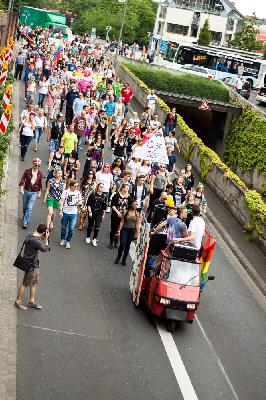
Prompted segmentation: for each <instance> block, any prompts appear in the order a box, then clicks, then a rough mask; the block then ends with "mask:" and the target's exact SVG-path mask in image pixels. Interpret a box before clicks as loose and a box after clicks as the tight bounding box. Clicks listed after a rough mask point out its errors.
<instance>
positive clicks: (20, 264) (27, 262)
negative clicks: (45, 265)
mask: <svg viewBox="0 0 266 400" xmlns="http://www.w3.org/2000/svg"><path fill="white" fill-rule="evenodd" d="M24 245H25V241H24V242H23V245H22V247H21V249H20V252H19V253H18V255H17V257H16V259H15V261H14V264H13V266H14V267H16V268H18V269H21V271H24V272H28V271H29V270H30V269H31V268H32V267H33V262H32V260H31V259H30V258H26V257H23V256H22V255H21V253H22V250H23V247H24Z"/></svg>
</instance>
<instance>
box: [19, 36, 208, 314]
mask: <svg viewBox="0 0 266 400" xmlns="http://www.w3.org/2000/svg"><path fill="white" fill-rule="evenodd" d="M18 43H19V50H18V55H17V57H16V64H15V78H16V79H17V80H22V81H23V84H24V86H25V109H24V110H23V111H22V113H21V117H20V125H19V131H18V134H19V135H20V146H21V161H24V160H25V159H26V157H30V156H29V155H28V151H29V149H30V145H31V143H32V141H33V143H34V147H33V148H32V150H33V151H34V152H35V156H34V159H33V164H32V167H31V168H28V169H26V170H25V171H24V173H23V175H22V177H21V181H20V191H21V193H22V195H23V221H22V227H23V228H24V229H27V228H28V226H29V224H30V220H31V215H32V211H33V208H34V204H35V201H36V199H38V198H40V197H41V196H42V191H43V190H45V194H44V197H43V205H44V206H46V207H47V221H46V225H45V226H46V229H44V226H43V225H42V226H41V227H40V228H39V230H40V232H39V233H38V232H37V231H38V229H37V231H36V232H37V233H35V236H38V238H37V239H36V238H35V239H34V240H32V235H33V234H29V235H28V238H27V237H26V238H27V239H26V242H27V240H30V244H29V245H31V244H32V243H36V241H37V242H38V243H39V241H40V238H39V237H41V238H42V237H43V238H45V240H47V237H48V236H49V234H51V232H52V230H53V229H54V226H55V224H61V237H60V240H58V242H59V245H60V246H65V248H66V249H70V248H71V241H72V239H73V235H74V231H75V227H76V225H78V229H79V230H81V231H82V230H84V231H85V232H86V233H85V235H84V243H85V245H86V244H92V246H94V247H97V245H98V235H99V231H100V229H101V224H102V222H103V220H104V218H105V217H106V214H108V213H110V235H109V243H106V245H108V247H109V248H110V249H114V248H117V253H116V256H114V262H115V263H116V264H118V263H120V262H121V263H122V265H124V266H125V265H126V262H127V257H128V254H129V250H130V246H131V243H132V241H133V240H135V239H137V238H138V236H139V232H140V224H141V220H142V219H143V218H144V217H146V218H147V220H148V222H149V223H150V224H151V227H152V229H153V230H152V235H153V238H154V237H156V235H158V233H160V232H164V231H166V237H167V240H170V239H173V238H174V239H176V240H177V241H182V240H190V241H192V242H193V243H194V245H195V246H196V247H197V249H199V247H200V243H201V238H202V236H201V235H203V232H204V227H205V224H204V220H203V219H202V218H201V216H200V215H201V214H202V213H205V212H206V206H207V203H206V199H205V196H204V187H203V185H202V184H201V183H199V184H198V185H195V182H194V176H193V173H192V167H191V165H190V164H187V165H186V166H185V168H184V169H179V168H177V166H176V161H177V157H178V156H179V152H180V149H179V145H178V142H177V139H176V138H175V127H176V124H177V118H176V110H175V109H174V108H173V109H172V110H171V111H170V112H169V113H168V115H167V117H166V120H165V121H160V120H159V117H158V115H157V114H156V94H155V93H154V91H151V93H150V94H149V95H148V96H147V104H146V107H145V109H144V110H143V112H141V113H139V114H138V113H137V112H135V111H134V107H131V102H132V99H133V95H134V93H133V90H132V88H131V87H130V86H129V84H128V83H127V82H122V81H121V80H120V78H119V77H118V76H117V75H116V72H115V69H114V65H113V64H112V62H111V61H110V59H109V56H108V53H106V48H105V47H104V46H101V45H97V43H96V44H95V43H92V42H91V41H90V39H89V38H88V37H86V36H84V37H77V38H76V39H75V40H74V41H73V42H72V43H68V42H67V41H65V42H64V46H63V50H61V51H60V53H59V54H58V43H57V42H56V40H55V39H54V38H53V36H52V32H51V31H50V30H49V29H42V28H37V29H35V30H33V29H32V30H31V31H30V36H29V34H27V35H23V30H22V34H21V36H20V39H19V42H18ZM158 131H160V132H162V133H163V136H164V141H165V148H166V153H167V158H168V163H165V164H164V163H161V162H156V160H153V162H151V161H150V160H145V159H139V158H138V157H137V156H136V155H137V154H139V149H141V148H143V146H145V143H147V141H149V140H150V139H151V138H152V137H153V135H154V134H155V133H156V132H158ZM44 137H45V139H44ZM40 148H42V151H43V149H45V152H46V153H47V158H46V160H47V165H46V160H42V161H41V159H40V157H38V152H40ZM84 156H85V159H84ZM41 169H42V170H43V171H45V170H47V171H46V172H45V173H42V171H41ZM44 175H45V176H46V180H45V181H43V177H44ZM43 182H45V185H44V184H43ZM43 186H45V188H43ZM165 211H166V214H165ZM162 215H164V219H163V220H162ZM59 217H60V219H59ZM47 245H48V244H47V243H46V245H45V246H42V247H41V246H39V245H38V246H39V247H38V250H41V251H47ZM36 265H37V264H36ZM35 269H37V268H35ZM37 283H38V277H37V275H36V274H34V273H32V274H31V277H30V279H28V278H27V279H26V278H25V281H24V282H23V285H24V288H25V287H27V286H30V287H31V286H32V285H37ZM22 292H24V291H23V290H22V289H21V293H22ZM21 293H20V295H19V296H18V298H17V300H16V303H15V304H16V306H17V307H19V308H23V307H24V308H23V309H25V306H23V304H22V302H21ZM34 293H35V292H34ZM30 304H31V306H33V307H35V308H38V307H39V305H38V304H37V303H36V302H35V300H34V296H33V295H32V297H31V300H30ZM34 305H35V306H34ZM39 308H40V307H39Z"/></svg>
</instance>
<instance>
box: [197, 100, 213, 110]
mask: <svg viewBox="0 0 266 400" xmlns="http://www.w3.org/2000/svg"><path fill="white" fill-rule="evenodd" d="M199 110H202V111H211V109H210V106H209V102H208V100H203V102H202V103H201V105H200V106H199Z"/></svg>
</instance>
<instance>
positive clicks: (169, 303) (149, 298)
mask: <svg viewBox="0 0 266 400" xmlns="http://www.w3.org/2000/svg"><path fill="white" fill-rule="evenodd" d="M214 247H215V240H214V239H213V238H212V236H211V235H210V233H209V232H208V231H206V232H205V236H204V238H203V243H202V249H201V252H200V254H198V252H197V250H196V249H195V248H194V247H193V245H192V244H191V243H184V242H183V243H182V244H181V243H175V242H174V241H172V242H170V243H168V245H167V246H166V248H165V249H164V250H160V251H159V253H158V254H150V253H149V224H148V223H147V222H146V220H145V219H143V220H142V224H141V232H140V237H139V240H138V243H137V245H136V251H135V262H134V266H133V268H132V272H131V276H130V290H131V293H132V298H133V302H134V303H135V305H136V306H138V305H139V302H140V300H142V302H144V304H145V305H146V306H147V307H148V309H149V310H150V311H151V312H152V313H153V314H154V315H156V316H158V317H160V318H163V319H164V320H166V323H167V329H168V331H170V332H172V331H174V329H175V327H176V323H177V321H184V322H189V323H192V322H193V319H194V317H195V313H196V311H197V309H198V308H199V304H200V294H201V291H202V289H203V288H204V286H205V283H206V282H207V280H213V279H214V277H213V276H207V273H208V268H209V264H210V261H211V258H212V253H213V250H214ZM153 248H154V246H153Z"/></svg>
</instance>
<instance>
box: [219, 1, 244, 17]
mask: <svg viewBox="0 0 266 400" xmlns="http://www.w3.org/2000/svg"><path fill="white" fill-rule="evenodd" d="M220 1H221V3H224V4H226V5H227V6H228V7H230V8H231V10H232V11H234V12H235V13H236V14H238V15H239V16H240V17H241V18H245V17H244V15H243V14H241V12H240V11H238V9H237V8H236V6H235V3H233V2H232V1H229V0H220Z"/></svg>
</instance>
